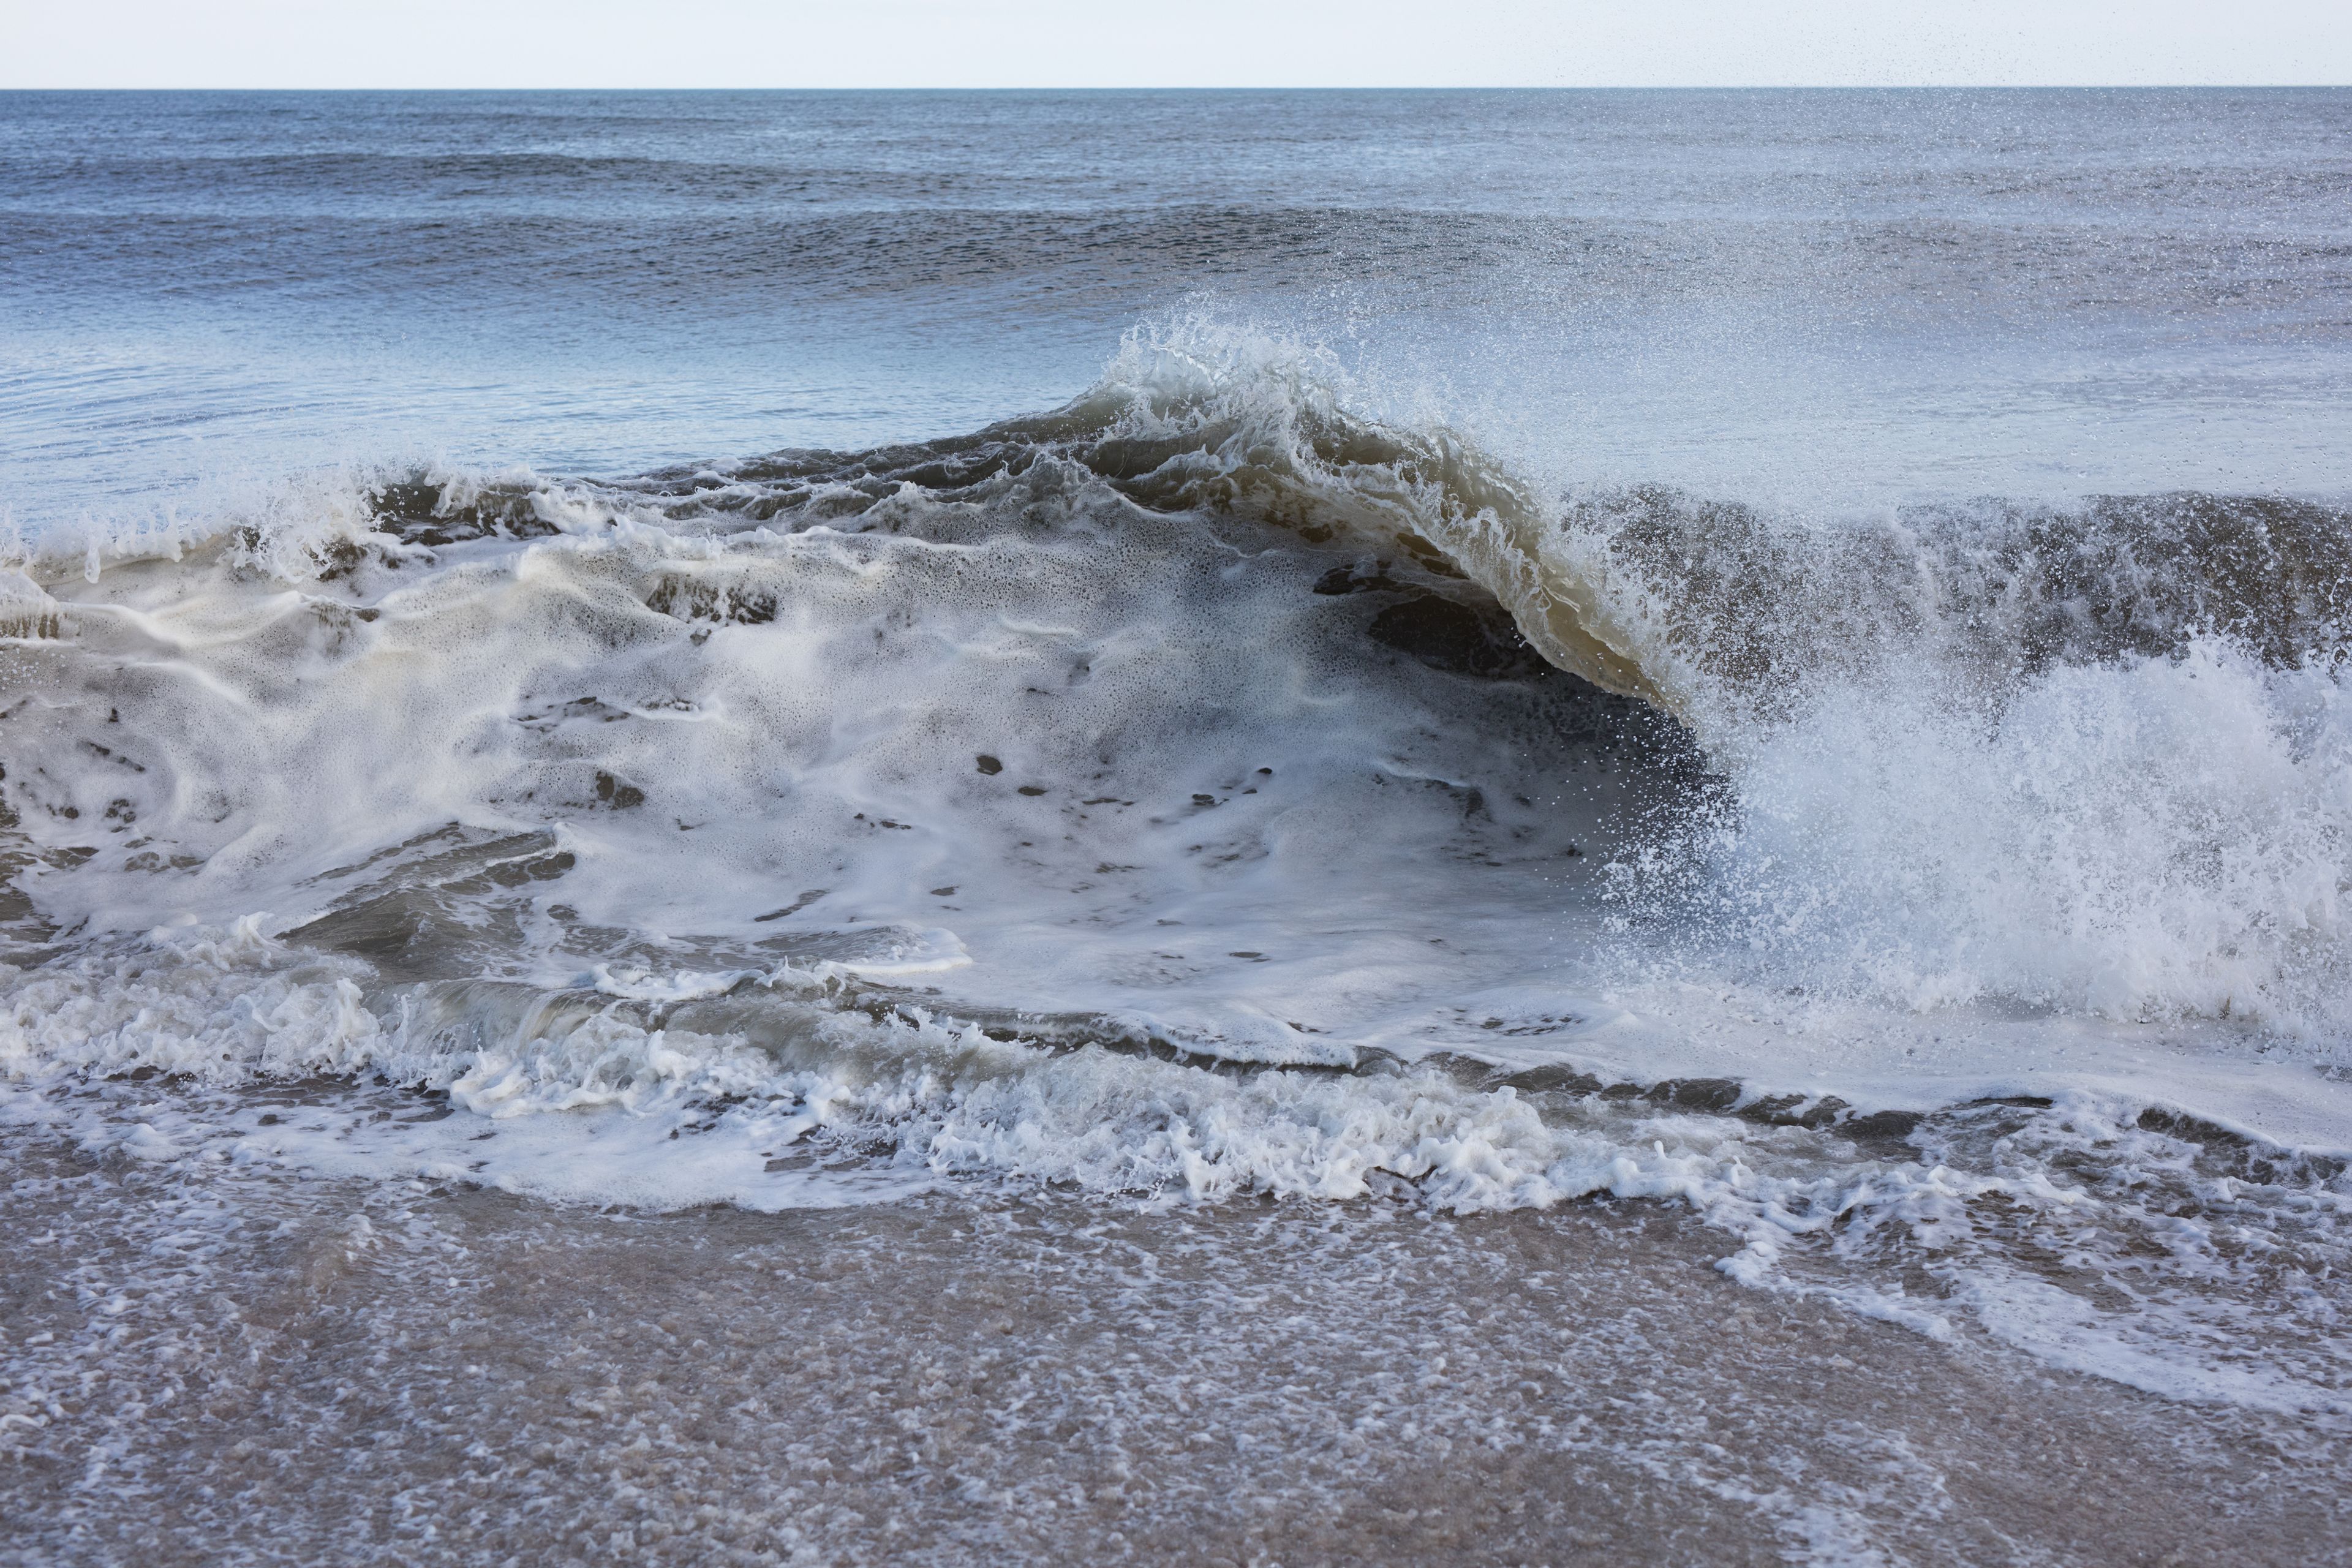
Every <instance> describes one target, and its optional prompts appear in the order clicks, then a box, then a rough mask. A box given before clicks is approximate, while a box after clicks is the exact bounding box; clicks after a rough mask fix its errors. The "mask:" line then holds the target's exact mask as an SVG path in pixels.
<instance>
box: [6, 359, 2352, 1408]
mask: <svg viewBox="0 0 2352 1568" xmlns="http://www.w3.org/2000/svg"><path fill="white" fill-rule="evenodd" d="M1349 395H1350V394H1349V389H1348V387H1347V384H1346V382H1345V378H1344V377H1341V376H1339V374H1337V372H1336V371H1335V370H1334V369H1333V367H1332V366H1331V365H1330V363H1329V362H1328V360H1326V359H1323V358H1320V357H1318V356H1317V355H1314V354H1311V353H1301V352H1299V351H1297V349H1296V348H1294V347H1292V346H1290V345H1286V344H1284V343H1282V342H1276V341H1273V340H1269V339H1266V338H1265V337H1263V336H1259V335H1255V334H1251V333H1246V332H1236V331H1231V330H1228V329H1223V328H1219V327H1216V326H1214V325H1213V323H1204V322H1202V321H1198V320H1182V321H1175V322H1172V323H1171V324H1168V325H1165V326H1163V327H1161V328H1160V329H1158V330H1156V331H1139V332H1138V333H1135V334H1132V335H1131V336H1130V338H1129V342H1128V343H1127V344H1126V346H1125V348H1124V349H1123V351H1122V352H1121V353H1120V354H1119V356H1118V358H1117V359H1116V360H1115V361H1114V362H1113V363H1112V365H1111V366H1110V368H1109V370H1108V373H1107V374H1106V376H1105V379H1104V381H1103V383H1102V384H1100V385H1098V386H1097V387H1096V388H1095V389H1093V390H1092V391H1091V392H1089V393H1088V394H1087V395H1086V396H1085V397H1082V398H1081V399H1079V400H1078V401H1077V402H1076V403H1074V404H1072V405H1069V406H1068V407H1066V408H1065V409H1062V410H1059V411H1057V412H1055V413H1054V414H1052V415H1049V416H1042V417H1039V418H1036V419H1031V420H1024V421H1016V422H1012V423H1008V424H1005V425H1001V426H992V427H991V428H990V429H988V430H985V431H982V432H980V433H978V434H976V435H974V436H972V437H965V438H961V439H958V440H953V441H945V442H938V443H932V444H930V445H929V446H925V447H898V448H883V449H879V450H877V451H872V452H866V453H861V454H851V455H843V454H828V453H786V454H780V455H778V456H776V457H774V458H768V459H762V460H760V461H756V462H751V463H745V464H740V465H734V466H731V467H725V468H715V467H714V468H682V469H678V470H674V471H665V472H660V473H656V474H652V475H647V476H644V477H642V478H639V479H631V480H626V481H619V482H612V483H601V484H589V483H585V482H570V481H555V480H548V479H541V478H539V477H537V476H534V475H530V474H528V473H513V474H506V475H498V476H491V475H479V474H469V473H454V472H442V471H429V470H428V471H407V470H393V471H385V472H379V473H362V474H354V475H348V476H341V477H337V476H324V477H318V478H313V479H307V480H303V481H300V482H299V483H293V484H289V485H288V486H286V487H284V488H282V489H279V490H278V491H277V492H276V493H275V494H274V495H272V496H270V497H269V498H268V499H267V500H266V503H265V504H258V505H251V504H248V505H245V506H241V507H239V508H237V509H235V510H232V511H231V512H229V513H227V514H224V515H221V516H217V517H215V518H213V519H211V520H210V521H205V522H204V523H202V524H187V525H175V526H173V527H170V528H162V529H158V528H152V527H151V528H149V529H147V530H144V531H124V532H120V533H114V534H103V533H101V534H93V535H90V536H88V537H68V536H67V535H62V534H57V535H45V536H43V537H42V538H40V539H37V540H35V541H32V542H28V543H26V544H25V545H24V546H23V547H22V548H21V549H20V551H19V563H18V565H17V566H16V567H14V568H12V569H11V571H10V574H9V575H7V576H5V577H0V617H5V620H0V626H5V629H6V631H7V633H8V641H7V644H6V646H5V650H0V679H5V688H0V721H5V728H0V768H5V774H4V775H0V800H4V801H5V806H0V811H5V816H0V830H5V842H0V854H5V856H6V857H7V863H8V865H9V867H10V868H12V872H13V877H12V881H11V884H10V886H11V889H12V892H11V894H10V897H11V899H12V900H14V901H13V903H11V904H9V905H0V918H5V920H6V921H7V922H8V926H9V930H10V931H11V932H12V935H11V939H10V940H11V948H10V954H11V956H10V959H9V962H10V963H11V967H10V968H9V969H8V970H7V971H6V972H5V986H0V1064H5V1071H6V1073H7V1075H8V1077H9V1079H11V1080H12V1082H13V1083H14V1084H16V1086H17V1091H18V1092H17V1096H16V1100H15V1101H14V1102H13V1103H14V1104H15V1106H16V1110H15V1111H14V1112H13V1114H16V1115H18V1116H20V1117H26V1118H34V1119H42V1118H64V1119H66V1120H67V1121H69V1122H70V1123H72V1124H73V1125H75V1126H77V1127H78V1128H79V1129H81V1131H79V1133H78V1136H81V1137H83V1138H84V1139H85V1140H86V1141H88V1142H89V1144H90V1146H91V1147H94V1148H104V1149H109V1150H114V1151H118V1152H121V1153H122V1154H124V1155H125V1156H126V1157H131V1158H139V1159H154V1160H161V1161H167V1162H168V1161H188V1160H196V1161H202V1160H209V1159H224V1158H225V1159H228V1160H232V1161H245V1162H253V1163H260V1164H286V1165H289V1166H292V1167H295V1168H301V1169H311V1170H320V1171H326V1172H333V1173H345V1174H349V1173H359V1172H365V1171H375V1172H380V1173H410V1174H421V1175H427V1176H433V1177H436V1178H445V1179H456V1180H464V1181H478V1182H482V1183H487V1184H497V1185H501V1186H507V1187H509V1188H512V1189H514V1190H518V1191H525V1192H531V1193H537V1194H545V1195H550V1196H557V1197H564V1198H570V1199H584V1200H590V1201H622V1202H627V1203H632V1204H638V1205H647V1206H654V1207H663V1206H675V1205H690V1204H698V1203H708V1202H713V1201H725V1202H730V1203H735V1204H740V1205H746V1206H751V1207H763V1208H776V1207H782V1206H789V1205H811V1204H819V1205H823V1204H839V1203H852V1202H865V1201H869V1200H872V1199H876V1198H885V1197H889V1196H893V1195H898V1194H905V1193H907V1192H910V1191H915V1190H919V1189H920V1188H922V1187H924V1186H926V1185H929V1184H935V1183H940V1182H963V1183H970V1182H982V1183H1013V1184H1057V1185H1065V1186H1068V1187H1071V1188H1075V1189H1076V1190H1079V1191H1083V1192H1088V1193H1095V1194H1105V1195H1110V1194H1119V1195H1123V1196H1125V1197H1128V1198H1143V1199H1146V1200H1148V1201H1153V1202H1163V1203H1164V1202H1171V1201H1178V1200H1181V1201H1216V1200H1221V1199H1224V1198H1229V1197H1232V1196H1235V1195H1239V1194H1272V1195H1276V1196H1283V1197H1297V1198H1312V1199H1319V1200H1335V1201H1358V1200H1362V1199H1366V1198H1368V1197H1377V1196H1383V1195H1386V1196H1403V1197H1408V1198H1410V1199H1411V1200H1412V1201H1413V1202H1416V1203H1419V1204H1422V1205H1427V1206H1430V1207H1433V1208H1440V1209H1446V1210H1454V1211H1475V1210H1482V1209H1494V1208H1510V1207H1528V1206H1535V1207H1540V1206H1545V1205H1554V1204H1558V1203H1559V1202H1561V1201H1563V1200H1567V1199H1572V1198H1576V1197H1580V1196H1583V1195H1587V1194H1598V1193H1608V1194H1616V1195H1618V1196H1621V1197H1645V1198H1658V1199H1671V1200H1675V1201H1678V1202H1682V1203H1685V1204H1687V1205H1691V1206H1692V1207H1694V1208H1696V1210H1697V1211H1699V1212H1700V1213H1702V1214H1703V1215H1706V1217H1707V1218H1708V1220H1709V1221H1710V1222H1712V1223H1714V1224H1715V1225H1717V1226H1720V1227H1721V1228H1722V1229H1723V1230H1724V1231H1726V1232H1727V1234H1728V1236H1729V1237H1731V1238H1732V1245H1733V1247H1734V1250H1733V1251H1732V1253H1731V1255H1730V1256H1729V1257H1727V1258H1726V1259H1725V1261H1724V1267H1725V1268H1726V1269H1727V1271H1729V1272H1731V1273H1732V1274H1734V1275H1735V1276H1736V1277H1737V1278H1739V1279H1744V1280H1747V1281H1748V1282H1751V1283H1755V1284H1758V1285H1765V1286H1771V1287H1775V1288H1780V1289H1790V1290H1798V1291H1805V1292H1813V1293H1819V1294H1822V1295H1824V1296H1825V1297H1827V1298H1830V1299H1833V1300H1839V1301H1842V1302H1844V1303H1846V1304H1849V1305H1852V1306H1853V1307H1855V1308H1857V1309H1858V1310H1864V1311H1866V1312H1869V1313H1872V1314H1874V1315H1879V1316H1884V1317H1888V1318H1891V1319H1893V1320H1895V1321H1902V1322H1905V1323H1908V1324H1911V1325H1913V1326H1915V1327H1918V1328H1920V1329H1922V1330H1923V1331H1927V1332H1930V1333H1937V1334H1945V1333H1950V1332H1952V1331H1954V1325H1955V1324H1956V1323H1961V1322H1973V1323H1975V1324H1978V1325H1979V1326H1980V1327H1981V1328H1983V1329H1984V1330H1986V1331H1990V1332H1992V1333H1994V1334H1997V1335H2000V1336H2001V1337H2003V1338H2006V1339H2009V1340H2011V1341H2012V1342H2016V1343H2018V1344H2020V1345H2022V1346H2025V1347H2028V1348H2030V1349H2032V1350H2033V1351H2034V1352H2036V1353H2039V1354H2042V1355H2044V1356H2046V1357H2047V1358H2049V1359H2051V1360H2053V1361H2054V1362H2057V1363H2062V1364H2064V1365H2068V1366H2071V1367H2076V1368H2079V1369H2082V1370H2089V1371H2095V1372H2099V1373H2104V1374H2105V1375H2109V1376H2113V1377H2116V1378H2119V1379H2121V1380H2124V1381H2126V1382H2130V1383H2133V1384H2136V1385H2137V1386H2142V1387H2147V1388H2150V1389H2154V1390H2158V1391H2161V1392H2164V1393H2167V1394H2175V1395H2179V1396H2182V1397H2189V1398H2198V1399H2210V1400H2222V1401H2234V1402H2239V1403H2242V1404H2247V1405H2259V1406H2263V1407H2267V1408H2273V1409H2281V1410H2295V1411H2304V1412H2311V1413H2316V1414H2319V1415H2326V1416H2328V1417H2330V1418H2333V1417H2335V1416H2337V1415H2342V1414H2344V1413H2345V1408H2346V1405H2345V1402H2346V1399H2347V1394H2346V1392H2345V1390H2346V1389H2347V1376H2352V1369H2347V1367H2346V1366H2345V1365H2344V1364H2343V1361H2342V1357H2341V1355H2340V1353H2339V1352H2338V1350H2337V1348H2336V1346H2337V1342H2338V1339H2339V1337H2340V1336H2336V1335H2335V1334H2334V1333H2333V1331H2332V1325H2333V1323H2334V1322H2335V1317H2336V1305H2335V1302H2336V1291H2335V1290H2334V1289H2333V1288H2332V1287H2331V1286H2330V1285H2329V1283H2328V1281H2330V1280H2332V1279H2334V1278H2335V1277H2336V1274H2337V1273H2339V1272H2340V1271H2341V1268H2342V1264H2343V1261H2344V1259H2343V1258H2342V1253H2343V1249H2344V1237H2345V1234H2346V1233H2345V1230H2344V1220H2345V1215H2344V1214H2343V1207H2344V1205H2345V1203H2346V1202H2347V1189H2346V1186H2345V1182H2346V1177H2345V1166H2344V1163H2343V1161H2342V1160H2341V1159H2340V1158H2337V1157H2335V1154H2334V1152H2333V1151H2340V1150H2341V1149H2342V1148H2343V1147H2344V1146H2346V1145H2347V1144H2352V1104H2348V1103H2347V1101H2348V1100H2352V1096H2347V1089H2346V1088H2345V1086H2344V1085H2343V1083H2342V1081H2341V1079H2340V1076H2335V1077H2331V1076H2329V1074H2330V1073H2331V1072H2336V1070H2337V1069H2340V1068H2341V1066H2342V1055H2341V1051H2342V1047H2341V1041H2342V1038H2343V1030H2344V1026H2345V1024H2346V1022H2347V1020H2346V1017H2345V1015H2344V1011H2343V1009H2344V1006H2345V1001H2344V998H2345V997H2346V996H2347V995H2352V989H2347V987H2346V985H2345V984H2344V980H2345V978H2346V976H2345V962H2346V956H2347V955H2346V943H2345V932H2344V931H2343V921H2342V914H2341V910H2340V900H2341V889H2342V886H2343V882H2344V877H2345V872H2346V857H2347V837H2346V835H2347V827H2352V745H2347V741H2352V734H2347V728H2346V725H2345V721H2344V712H2345V710H2344V706H2343V702H2342V697H2341V691H2340V688H2339V686H2338V682H2337V677H2336V669H2337V662H2338V661H2337V652H2338V649H2339V646H2340V637H2339V632H2338V624H2337V621H2336V610H2335V605H2334V599H2333V597H2332V595H2333V594H2334V593H2335V592H2336V584H2339V583H2340V582H2341V580H2342V579H2341V577H2340V575H2339V574H2337V571H2336V568H2337V565H2338V563H2336V562H2335V559H2334V557H2333V555H2331V554H2330V553H2328V552H2329V551H2330V550H2332V549H2333V548H2335V546H2334V545H2333V543H2332V541H2333V540H2334V539H2335V538H2336V535H2337V534H2340V532H2341V526H2340V525H2341V519H2340V518H2339V517H2337V516H2336V514H2334V513H2332V512H2328V511H2326V510H2325V509H2318V508H2314V507H2309V506H2302V505H2294V506H2290V505H2284V504H2272V503H2264V502H2258V501H2242V500H2230V499H2228V498H2220V499H2216V498H2186V499H2183V498H2157V499H2155V500H2145V501H2140V502H2106V503H2097V504H2094V505H2086V506H2085V507H2084V508H2081V509H2077V510H2073V511H2056V512H2053V511H2049V510H2042V511H2035V512H2031V513H2024V512H2017V511H2014V510H2011V511H2006V512H2005V511H2002V510H2000V509H1998V508H1992V507H1990V505H1989V504H1988V505H1987V506H1981V507H1976V508H1971V509H1958V510H1950V509H1948V510H1945V511H1942V512H1937V513H1932V514H1930V513H1906V514H1901V515H1898V516H1895V517H1891V518H1889V517H1885V516H1873V517H1867V518H1862V519H1856V520H1848V521H1845V522H1843V523H1835V522H1825V521H1822V520H1819V519H1806V518H1789V519H1782V518H1776V517H1774V516H1773V515H1770V514H1767V513H1762V512H1758V511H1754V510H1741V509H1731V510H1726V509H1723V508H1719V507H1717V508H1710V507H1707V506H1704V505H1701V504H1700V503H1698V502H1696V501H1694V500H1689V499H1688V498H1676V497H1674V496H1670V495H1661V494H1641V495H1618V496H1614V497H1600V498H1596V497H1592V496H1589V495H1578V494H1573V493H1571V494H1570V495H1568V496H1566V497H1565V498H1561V499H1547V497H1546V494H1545V492H1544V491H1543V490H1542V489H1541V488H1540V487H1538V486H1535V485H1533V484H1531V483H1529V482H1528V481H1527V480H1525V479H1521V478H1518V477H1516V476H1515V475H1514V474H1513V473H1512V472H1511V471H1510V470H1509V469H1508V468H1507V467H1506V466H1505V465H1503V464H1500V463H1498V462H1497V461H1496V460H1495V459H1494V458H1491V457H1489V456H1487V455H1485V454H1484V453H1482V452H1481V450H1480V449H1479V447H1477V446H1476V444H1475V442H1473V441H1471V440H1468V439H1467V438H1465V437H1464V436H1463V435H1462V434H1460V433H1459V432H1456V431H1452V430H1449V429H1447V428H1445V427H1444V426H1442V425H1436V424H1431V425H1428V426H1423V427H1398V426H1387V425H1382V424H1379V423H1376V422H1373V421H1370V420H1369V419H1367V418H1365V417H1363V416H1360V415H1358V414H1356V413H1354V412H1351V405H1350V402H1349ZM2184 518H2185V519H2186V520H2187V521H2186V522H2185V523H2184V522H2183V521H2182V520H2183V519H2184ZM2217 563H2218V564H2217ZM2222 568H2226V570H2223V569H2222ZM126 1075H128V1078H129V1079H131V1080H136V1079H140V1078H142V1077H143V1076H147V1075H162V1076H163V1077H165V1078H167V1079H172V1080H173V1081H174V1082H178V1083H180V1084H182V1085H184V1089H182V1090H180V1091H177V1092H176V1093H175V1094H174V1095H173V1096H171V1097H167V1098H163V1099H152V1100H151V1099H145V1098H142V1099H141V1100H139V1107H138V1110H137V1112H136V1114H132V1113H131V1112H130V1111H128V1110H125V1109H124V1106H125V1104H126V1101H125V1100H123V1098H122V1096H121V1095H120V1094H119V1093H116V1092H115V1090H114V1089H112V1088H110V1086H120V1085H121V1084H122V1083H123V1082H124V1081H126ZM288 1084H294V1085H300V1084H310V1085H312V1086H313V1087H312V1089H308V1090H304V1091H303V1097H302V1098H303V1099H304V1100H306V1101H307V1102H306V1103H305V1104H304V1105H303V1107H302V1109H300V1110H299V1111H296V1112H293V1113H290V1114H289V1113H288V1112H287V1111H286V1110H283V1109H282V1108H281V1107H282V1105H283V1103H284V1102H283V1101H282V1100H281V1099H278V1098H272V1094H271V1093H265V1092H262V1091H263V1089H265V1088H266V1087H267V1086H269V1085H288ZM332 1085H341V1086H342V1087H332ZM371 1086H375V1087H371ZM400 1086H405V1087H406V1088H407V1089H418V1090H423V1091H426V1092H427V1094H428V1095H429V1096H430V1097H431V1098H429V1099H427V1100H404V1098H403V1096H402V1093H401V1092H398V1089H399V1088H400ZM2287 1102H2294V1104H2295V1105H2297V1106H2298V1107H2299V1109H2298V1110H2297V1112H2296V1113H2295V1114H2294V1115H2287V1116H2281V1115H2277V1114H2274V1111H2275V1110H2276V1108H2277V1106H2279V1105H2280V1104H2282V1103H2287ZM420 1110H422V1111H423V1113H420ZM442 1111H446V1112H447V1114H439V1112H442ZM2231 1128H2236V1129H2239V1130H2240V1131H2231ZM2263 1134H2268V1135H2269V1139H2268V1141H2267V1142H2265V1141H2264V1140H2263V1137H2262V1136H2261V1135H2263ZM2250 1135H2251V1136H2250ZM2058 1236H2063V1237H2065V1238H2066V1240H2065V1246H2064V1248H2063V1265H2061V1264H2053V1262H2051V1261H2050V1259H2051V1258H2052V1257H2053V1256H2055V1255H2054V1254H2053V1253H2052V1251H2051V1248H2050V1243H2051V1240H2052V1238H2053V1237H2058ZM2156 1255H2161V1257H2162V1259H2163V1261H2162V1263H2161V1264H2160V1265H2151V1264H2149V1263H2148V1262H2147V1258H2149V1257H2151V1256H2156ZM2257 1301H2260V1302H2263V1303H2264V1304H2265V1309H2264V1311H2263V1321H2262V1327H2261V1331H2260V1332H2259V1333H2248V1332H2245V1329H2246V1326H2247V1325H2248V1324H2249V1323H2250V1322H2251V1321H2252V1318H2251V1316H2250V1314H2251V1313H2252V1310H2253V1308H2252V1304H2253V1303H2255V1302H2257ZM2281 1301H2285V1302H2288V1303H2290V1305H2289V1306H2288V1307H2286V1308H2284V1309H2281V1308H2280V1307H2279V1306H2278V1303H2279V1302H2281Z"/></svg>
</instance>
